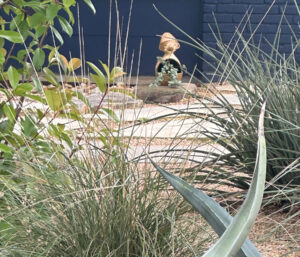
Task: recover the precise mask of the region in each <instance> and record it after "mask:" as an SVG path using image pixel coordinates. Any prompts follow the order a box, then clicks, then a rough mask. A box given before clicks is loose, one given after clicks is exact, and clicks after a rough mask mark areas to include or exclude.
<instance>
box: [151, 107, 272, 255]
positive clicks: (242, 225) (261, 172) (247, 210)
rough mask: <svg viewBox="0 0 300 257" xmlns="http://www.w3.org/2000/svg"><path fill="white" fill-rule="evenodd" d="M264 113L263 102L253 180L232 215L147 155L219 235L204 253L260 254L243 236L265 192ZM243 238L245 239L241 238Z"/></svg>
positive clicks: (245, 234) (252, 221)
mask: <svg viewBox="0 0 300 257" xmlns="http://www.w3.org/2000/svg"><path fill="white" fill-rule="evenodd" d="M264 113H265V103H264V105H263V107H262V110H261V114H260V119H259V129H258V143H257V157H256V163H255V169H254V175H253V179H252V183H251V185H250V189H249V192H248V195H247V197H246V199H245V201H244V203H243V205H242V206H241V208H240V210H239V212H238V213H237V214H236V216H235V217H234V218H232V217H231V216H230V214H228V213H227V212H226V210H225V209H224V208H222V207H221V206H220V205H219V204H218V203H217V202H215V201H214V200H213V199H212V198H210V197H209V196H207V195H206V194H205V193H204V192H202V191H201V190H199V189H196V188H194V187H193V186H191V185H189V184H188V183H186V182H185V181H184V180H182V179H180V178H178V177H176V176H175V175H173V174H172V173H169V172H167V171H166V170H164V169H162V168H161V167H159V166H158V165H157V164H156V163H155V162H154V161H153V160H151V158H150V161H151V163H152V164H153V165H154V167H155V168H156V169H157V170H158V171H159V173H160V174H161V175H162V176H163V177H164V178H165V179H166V180H167V181H168V182H169V183H170V184H171V185H172V186H173V187H174V188H175V189H176V190H177V191H178V192H179V193H180V194H181V195H182V196H183V197H184V198H185V199H186V200H187V201H188V202H189V203H191V204H192V205H193V207H194V208H195V209H196V210H197V211H198V212H199V213H200V214H201V215H202V216H203V217H204V218H205V220H206V221H207V222H208V223H209V224H210V225H211V226H212V227H213V228H214V230H215V231H216V232H217V234H218V235H219V236H220V239H219V241H217V243H216V244H214V245H213V246H212V247H211V248H210V249H209V250H208V251H207V252H206V253H205V254H204V255H203V257H204V256H205V257H213V256H223V257H230V256H247V257H249V256H253V257H255V256H262V255H261V254H260V253H259V252H258V250H257V249H256V248H255V247H254V246H253V244H252V243H251V242H250V241H249V239H246V238H247V236H248V233H249V232H250V229H251V226H252V225H253V223H254V221H255V218H256V216H257V214H258V211H259V209H260V205H261V202H262V198H263V193H264V184H265V178H266V165H267V158H266V155H267V154H266V141H265V137H264V125H263V119H264ZM245 240H246V242H244V241H245ZM241 247H242V248H241ZM240 248H241V249H240ZM236 254H237V255H236Z"/></svg>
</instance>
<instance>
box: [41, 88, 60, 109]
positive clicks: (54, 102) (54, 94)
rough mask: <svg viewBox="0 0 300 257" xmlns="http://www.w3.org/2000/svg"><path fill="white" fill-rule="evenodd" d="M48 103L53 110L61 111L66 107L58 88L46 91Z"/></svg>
mask: <svg viewBox="0 0 300 257" xmlns="http://www.w3.org/2000/svg"><path fill="white" fill-rule="evenodd" d="M44 93H45V96H46V100H47V103H48V105H49V107H50V108H51V110H53V111H61V110H62V109H63V107H64V104H63V99H62V95H61V94H60V92H59V90H57V89H56V88H48V89H45V90H44Z"/></svg>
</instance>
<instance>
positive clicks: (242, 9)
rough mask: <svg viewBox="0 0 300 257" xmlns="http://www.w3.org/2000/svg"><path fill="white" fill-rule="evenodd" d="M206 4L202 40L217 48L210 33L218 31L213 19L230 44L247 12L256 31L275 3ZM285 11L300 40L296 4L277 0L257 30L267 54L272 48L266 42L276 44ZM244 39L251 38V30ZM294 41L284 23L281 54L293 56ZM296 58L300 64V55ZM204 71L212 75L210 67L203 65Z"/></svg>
mask: <svg viewBox="0 0 300 257" xmlns="http://www.w3.org/2000/svg"><path fill="white" fill-rule="evenodd" d="M203 2H204V6H203V23H202V26H203V28H202V31H203V34H202V40H203V41H204V42H205V43H206V44H208V45H209V46H212V47H215V45H216V42H215V39H214V36H213V33H212V32H211V28H212V29H213V30H214V31H216V26H215V20H214V19H216V20H217V23H218V27H219V30H220V32H221V34H222V40H223V42H225V43H228V42H229V41H230V39H231V38H232V36H233V34H234V32H235V30H236V28H237V27H238V26H239V24H241V20H242V19H243V16H244V15H245V13H246V12H247V11H248V12H251V18H250V22H251V25H252V28H255V27H256V26H257V25H258V24H259V23H260V21H261V20H262V18H263V17H264V14H265V13H266V12H267V10H268V9H269V8H270V5H271V3H272V2H273V0H204V1H203ZM297 2H298V3H299V4H300V0H297ZM283 9H285V16H286V19H287V20H288V22H289V23H290V25H291V27H292V29H293V30H294V32H295V33H296V35H297V36H298V38H299V39H300V29H299V22H300V18H299V17H300V16H299V14H298V12H297V9H296V7H295V4H294V0H277V1H276V2H275V4H274V5H273V7H272V8H271V9H270V10H269V13H268V15H267V16H266V17H265V18H264V20H263V22H262V24H261V25H260V27H259V28H258V29H257V32H256V35H255V37H254V39H255V41H256V42H258V41H259V40H260V39H262V38H263V39H262V40H261V47H262V49H263V50H264V51H266V52H268V51H270V47H269V45H268V43H267V41H266V40H265V39H267V40H269V41H270V42H273V40H274V36H275V34H276V31H277V29H278V25H279V23H280V19H281V17H282V13H283ZM214 17H215V18H214ZM210 26H211V28H210ZM243 35H244V36H245V37H246V38H248V37H249V35H250V30H249V28H247V29H246V30H245V31H244V33H243ZM291 37H292V34H291V30H290V28H289V25H288V24H287V22H283V24H282V26H281V42H280V52H281V53H285V54H288V53H290V51H291ZM296 56H297V60H298V61H300V51H299V52H297V53H296ZM204 57H205V56H204ZM202 70H203V71H205V72H209V71H210V67H209V65H208V64H205V63H203V64H202Z"/></svg>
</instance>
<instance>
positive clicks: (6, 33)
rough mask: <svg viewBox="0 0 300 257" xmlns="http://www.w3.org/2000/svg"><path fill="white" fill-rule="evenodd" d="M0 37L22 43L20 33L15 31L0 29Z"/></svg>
mask: <svg viewBox="0 0 300 257" xmlns="http://www.w3.org/2000/svg"><path fill="white" fill-rule="evenodd" d="M0 37H1V38H4V39H6V40H8V41H11V42H13V43H23V39H22V36H21V34H20V33H18V32H16V31H10V30H0Z"/></svg>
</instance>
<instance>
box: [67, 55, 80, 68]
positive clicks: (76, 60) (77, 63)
mask: <svg viewBox="0 0 300 257" xmlns="http://www.w3.org/2000/svg"><path fill="white" fill-rule="evenodd" d="M80 66H81V60H80V59H79V58H72V59H71V60H70V62H69V69H70V71H72V70H76V69H78V68H79V67H80Z"/></svg>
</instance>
